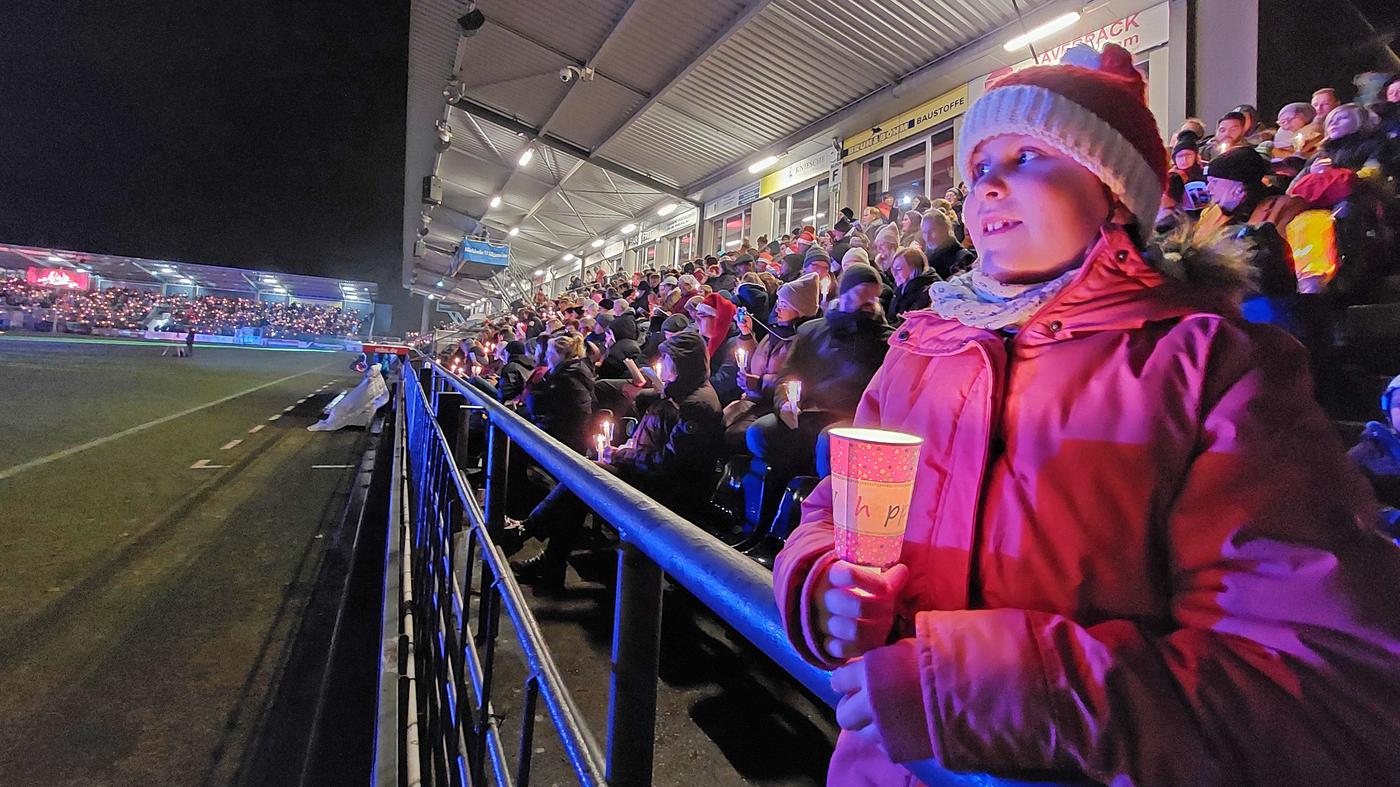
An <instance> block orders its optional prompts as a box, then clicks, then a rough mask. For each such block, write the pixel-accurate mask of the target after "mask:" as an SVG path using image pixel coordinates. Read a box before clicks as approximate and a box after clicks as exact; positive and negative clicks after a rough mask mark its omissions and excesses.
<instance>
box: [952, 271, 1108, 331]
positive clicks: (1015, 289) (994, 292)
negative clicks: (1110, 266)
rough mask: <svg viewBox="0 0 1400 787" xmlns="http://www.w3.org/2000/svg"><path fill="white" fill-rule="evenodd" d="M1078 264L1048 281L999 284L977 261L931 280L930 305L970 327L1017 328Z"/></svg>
mask: <svg viewBox="0 0 1400 787" xmlns="http://www.w3.org/2000/svg"><path fill="white" fill-rule="evenodd" d="M1080 267H1081V266H1075V267H1074V268H1071V269H1070V270H1068V271H1065V272H1064V273H1062V274H1060V275H1059V276H1058V277H1056V278H1054V279H1051V280H1050V281H1045V282H1039V283H1036V284H1003V283H1002V282H999V281H997V280H996V279H993V278H992V277H991V276H988V275H986V274H984V273H982V266H981V265H980V264H977V265H974V266H973V267H972V269H971V270H968V271H964V272H963V273H959V274H957V275H956V276H954V277H953V278H951V279H948V280H947V281H941V282H934V283H933V285H932V286H930V287H929V289H928V294H929V300H930V307H931V308H932V309H933V311H934V312H935V313H937V314H938V316H939V317H943V318H944V319H948V320H957V321H958V322H960V323H962V324H963V325H967V326H970V327H973V328H985V329H987V330H992V331H997V330H1001V329H1003V328H1020V327H1021V326H1023V325H1025V323H1026V321H1027V320H1029V319H1030V318H1031V315H1033V314H1035V313H1036V312H1037V311H1039V310H1040V308H1041V307H1042V306H1044V305H1045V304H1047V303H1049V302H1050V299H1051V298H1053V297H1055V294H1056V293H1058V292H1059V291H1060V290H1062V289H1064V286H1065V285H1066V284H1069V282H1070V280H1071V279H1073V278H1074V276H1075V274H1076V273H1078V272H1079V268H1080Z"/></svg>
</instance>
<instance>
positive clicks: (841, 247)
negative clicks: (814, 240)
mask: <svg viewBox="0 0 1400 787" xmlns="http://www.w3.org/2000/svg"><path fill="white" fill-rule="evenodd" d="M850 248H851V221H850V219H847V218H846V217H845V216H842V217H841V218H839V219H837V220H836V223H835V224H833V225H832V226H831V250H830V251H829V252H828V253H829V254H830V255H831V259H832V260H834V261H836V262H840V261H841V260H843V259H844V258H845V257H846V251H847V250H848V249H850Z"/></svg>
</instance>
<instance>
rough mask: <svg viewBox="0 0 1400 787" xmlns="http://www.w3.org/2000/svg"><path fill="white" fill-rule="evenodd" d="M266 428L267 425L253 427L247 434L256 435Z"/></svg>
mask: <svg viewBox="0 0 1400 787" xmlns="http://www.w3.org/2000/svg"><path fill="white" fill-rule="evenodd" d="M266 427H267V424H258V425H257V426H255V427H253V428H252V429H249V430H248V434H257V433H258V432H261V431H262V430H263V429H264V428H266Z"/></svg>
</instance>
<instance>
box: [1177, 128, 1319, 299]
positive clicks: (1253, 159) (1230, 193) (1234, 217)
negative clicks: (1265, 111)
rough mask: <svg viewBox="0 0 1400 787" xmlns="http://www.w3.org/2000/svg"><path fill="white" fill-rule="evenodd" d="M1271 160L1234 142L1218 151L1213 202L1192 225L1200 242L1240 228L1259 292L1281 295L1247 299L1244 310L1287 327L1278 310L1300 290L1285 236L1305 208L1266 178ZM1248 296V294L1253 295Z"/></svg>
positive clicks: (1210, 184)
mask: <svg viewBox="0 0 1400 787" xmlns="http://www.w3.org/2000/svg"><path fill="white" fill-rule="evenodd" d="M1268 174H1269V162H1268V161H1265V160H1264V157H1263V156H1261V155H1259V153H1258V152H1256V151H1255V150H1254V148H1251V147H1244V146H1241V147H1237V148H1234V149H1233V150H1230V151H1227V152H1225V153H1222V154H1221V155H1219V156H1217V157H1216V158H1215V160H1214V161H1211V162H1210V166H1209V167H1207V168H1206V189H1207V190H1208V191H1209V192H1210V201H1211V204H1210V205H1207V206H1206V208H1205V210H1202V211H1201V216H1200V218H1199V219H1197V221H1196V225H1195V227H1194V228H1193V229H1192V233H1193V236H1194V237H1195V238H1196V239H1197V242H1199V243H1205V242H1206V239H1207V238H1209V237H1211V236H1212V235H1214V234H1215V233H1217V232H1219V231H1220V230H1222V229H1224V228H1225V227H1229V226H1236V227H1239V228H1240V232H1239V233H1238V234H1237V237H1238V238H1239V239H1240V240H1243V241H1245V242H1246V243H1247V246H1248V252H1247V253H1248V260H1249V263H1250V266H1251V267H1252V268H1253V269H1254V271H1255V279H1256V283H1257V289H1258V294H1259V296H1261V297H1263V298H1265V299H1280V300H1278V301H1276V302H1269V303H1267V310H1265V311H1258V312H1256V309H1255V307H1258V309H1260V310H1264V309H1265V307H1266V303H1265V302H1264V301H1260V302H1258V303H1252V304H1249V303H1247V304H1246V314H1249V315H1251V316H1253V315H1254V314H1256V313H1258V314H1262V315H1264V319H1263V321H1267V322H1274V323H1277V324H1282V325H1284V326H1287V325H1289V324H1291V320H1290V319H1289V318H1288V317H1287V316H1286V315H1276V314H1275V313H1277V312H1279V311H1280V310H1282V311H1284V312H1287V311H1289V310H1291V309H1293V308H1294V304H1293V301H1294V300H1295V299H1294V298H1293V295H1294V294H1295V293H1296V292H1297V289H1298V279H1297V275H1296V274H1295V273H1294V269H1293V252H1292V249H1291V248H1289V245H1288V241H1287V240H1285V238H1286V237H1287V236H1286V233H1287V228H1288V225H1289V223H1291V222H1292V221H1293V219H1295V218H1296V217H1297V216H1298V214H1300V213H1302V212H1303V211H1304V210H1305V209H1306V208H1307V205H1306V203H1304V202H1303V200H1301V199H1299V198H1298V197H1293V196H1289V195H1287V194H1280V193H1278V192H1277V191H1275V190H1273V189H1271V188H1269V187H1268V186H1267V185H1266V184H1265V183H1264V177H1265V176H1266V175H1268ZM1251 297H1252V296H1251Z"/></svg>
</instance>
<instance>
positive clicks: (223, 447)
mask: <svg viewBox="0 0 1400 787" xmlns="http://www.w3.org/2000/svg"><path fill="white" fill-rule="evenodd" d="M241 442H243V441H242V440H230V441H228V442H227V443H224V444H223V445H221V446H219V450H220V451H227V450H228V449H230V448H236V447H237V446H238V444H239V443H241Z"/></svg>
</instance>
